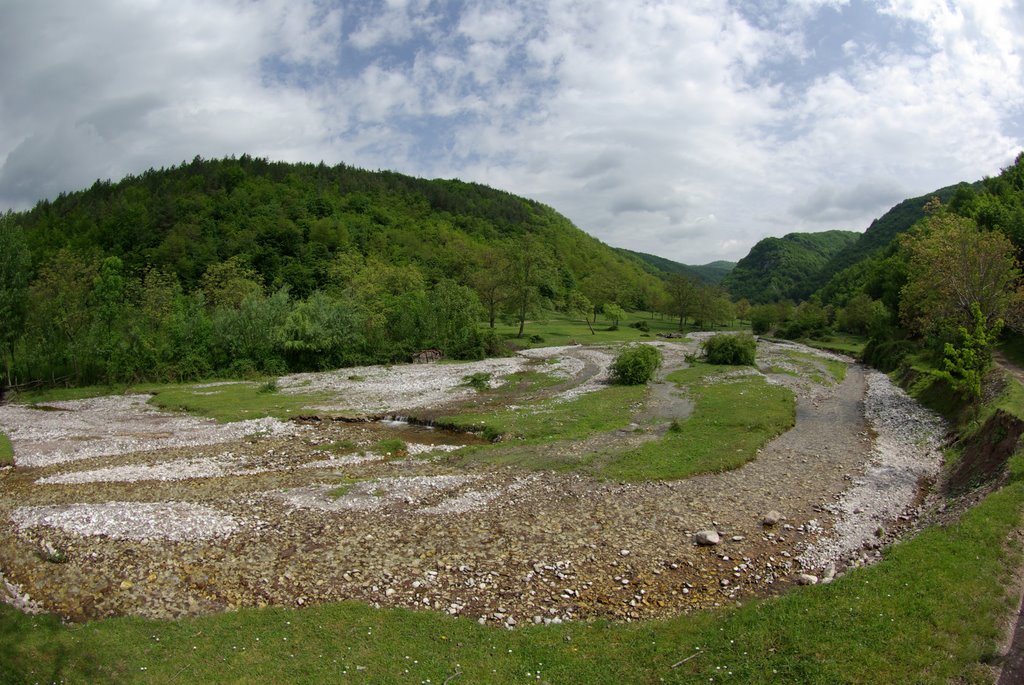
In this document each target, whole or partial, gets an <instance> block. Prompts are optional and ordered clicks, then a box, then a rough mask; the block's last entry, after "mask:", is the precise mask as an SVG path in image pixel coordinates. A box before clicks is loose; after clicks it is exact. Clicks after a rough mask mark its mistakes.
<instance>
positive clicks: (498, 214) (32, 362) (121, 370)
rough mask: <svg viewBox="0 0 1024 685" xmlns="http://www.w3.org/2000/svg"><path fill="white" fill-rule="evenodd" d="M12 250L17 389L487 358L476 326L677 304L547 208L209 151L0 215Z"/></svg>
mask: <svg viewBox="0 0 1024 685" xmlns="http://www.w3.org/2000/svg"><path fill="white" fill-rule="evenodd" d="M8 253H9V254H11V255H16V256H17V259H12V260H7V261H9V262H11V263H17V268H16V269H12V270H11V274H8V273H7V271H8V268H7V267H5V268H4V269H3V270H2V271H3V273H2V274H0V275H2V276H3V277H4V278H3V279H0V281H2V282H0V320H2V321H3V326H2V327H0V333H2V334H3V335H2V336H0V362H2V363H0V368H2V369H3V370H4V375H6V377H7V381H6V382H7V383H8V384H10V385H16V384H18V383H34V382H44V383H52V384H57V383H66V384H72V385H75V384H87V383H94V382H107V383H111V382H115V381H117V382H120V381H126V380H127V381H136V380H141V379H145V378H161V379H183V378H193V377H199V376H204V375H210V374H213V373H221V374H224V373H226V374H231V375H245V374H250V373H253V372H264V373H280V372H282V371H285V370H294V371H298V370H310V369H320V368H335V367H339V366H351V365H358V364H363V363H380V362H394V361H407V360H409V359H410V358H411V357H413V356H414V355H415V354H416V353H417V352H418V351H420V350H424V349H435V348H436V349H438V350H441V351H442V352H443V353H444V354H445V355H446V356H449V357H461V358H474V357H480V356H482V355H484V354H486V353H487V352H489V351H496V350H497V349H498V341H497V338H496V336H495V335H494V334H493V331H490V332H484V331H481V330H480V329H479V324H480V322H481V321H487V322H489V323H490V324H491V327H492V328H493V325H494V322H495V320H496V319H502V320H507V321H509V322H514V323H517V324H518V328H519V335H520V336H522V335H523V334H524V331H523V328H524V326H525V325H526V322H527V320H529V319H533V318H534V317H535V316H536V315H537V314H538V313H540V312H541V311H542V310H543V309H545V308H551V307H558V308H565V309H568V310H571V311H572V312H574V313H575V314H577V315H582V313H583V312H585V311H586V312H589V313H591V314H592V313H593V311H594V309H593V307H594V306H595V305H602V304H608V303H616V304H618V305H620V306H622V307H624V308H627V309H634V308H650V306H651V304H652V303H654V302H658V301H660V300H661V299H664V298H663V297H662V291H663V284H662V282H661V281H660V280H659V279H658V278H657V277H656V276H654V275H652V274H650V273H648V272H647V271H645V270H644V269H643V268H642V266H641V265H640V263H638V262H637V261H635V260H634V259H631V258H626V257H625V256H623V255H620V254H618V253H617V252H615V251H614V250H612V249H611V248H610V247H608V246H607V245H605V244H603V243H601V242H600V241H598V240H597V239H595V238H593V237H591V236H589V235H587V234H586V233H584V232H583V231H581V230H580V229H578V228H576V227H575V226H574V225H572V223H571V222H570V221H569V220H568V219H566V218H565V217H563V216H562V215H560V214H558V213H557V212H556V211H554V210H553V209H551V208H550V207H547V206H545V205H542V204H540V203H538V202H534V201H531V200H528V199H525V198H521V197H517V196H515V195H512V194H510V193H506V192H502V191H499V190H495V189H493V188H488V187H486V186H482V185H479V184H474V183H464V182H462V181H458V180H425V179H419V178H412V177H409V176H404V175H402V174H398V173H393V172H387V171H378V172H371V171H365V170H362V169H355V168H352V167H348V166H345V165H337V166H334V167H328V166H326V165H324V164H319V165H313V164H286V163H276V162H269V161H267V160H262V159H254V158H252V157H249V156H243V157H241V158H239V159H234V158H231V159H223V160H202V159H199V158H196V159H195V160H193V161H192V162H191V163H187V164H182V165H181V166H178V167H173V168H170V169H161V170H150V171H147V172H146V173H144V174H142V175H140V176H132V177H128V178H126V179H124V180H122V181H119V182H117V183H110V182H97V183H95V184H94V185H93V186H92V187H91V188H89V189H88V190H84V191H80V192H75V193H70V194H62V195H61V196H60V197H58V198H57V199H55V200H53V201H46V202H41V203H39V204H38V205H37V206H36V207H34V208H33V209H32V210H30V211H28V212H24V213H18V214H5V215H0V255H6V254H8ZM15 271H16V273H15ZM9 275H10V276H11V277H10V278H9V277H8V276H9ZM6 284H10V287H8V285H6Z"/></svg>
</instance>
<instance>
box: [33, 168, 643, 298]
mask: <svg viewBox="0 0 1024 685" xmlns="http://www.w3.org/2000/svg"><path fill="white" fill-rule="evenodd" d="M16 221H17V223H18V224H20V225H21V226H22V227H23V228H24V230H25V234H26V237H27V238H28V242H29V245H30V247H31V250H32V257H33V265H34V266H36V267H38V266H39V265H41V264H43V263H45V262H46V261H47V260H48V259H49V258H50V257H51V256H52V255H53V254H54V253H56V252H57V251H58V250H60V249H61V248H70V249H71V250H72V251H74V252H77V253H82V254H85V253H97V254H99V255H102V256H117V257H119V258H120V259H121V260H122V262H123V264H124V267H125V269H126V270H127V271H128V272H138V271H141V270H145V269H149V268H157V269H160V270H163V271H167V272H170V273H173V274H175V275H176V276H177V278H178V279H179V281H180V283H181V285H182V286H183V287H184V288H185V290H186V291H189V290H192V289H194V288H195V287H196V286H198V285H199V282H200V278H201V276H202V275H203V274H204V273H205V272H206V270H207V269H208V268H209V267H210V266H211V265H212V264H216V263H219V262H223V261H225V260H227V259H228V258H231V257H233V256H239V257H241V258H242V260H243V261H244V262H245V263H246V264H247V265H249V266H251V267H252V268H253V269H254V270H255V271H256V273H257V274H258V275H259V278H260V281H261V283H262V285H264V287H266V288H269V289H277V288H279V287H281V286H285V285H287V286H288V287H289V288H290V292H291V295H292V296H293V297H305V296H307V295H309V294H310V293H311V292H313V291H315V290H317V289H322V288H324V287H325V286H327V285H328V284H329V282H330V279H331V275H330V272H331V268H332V265H336V262H337V258H338V256H339V255H344V254H348V255H359V256H361V257H363V258H376V259H379V260H382V261H384V262H387V263H391V264H415V265H416V266H417V267H418V268H419V269H420V270H421V271H422V272H423V275H424V277H425V278H426V279H427V281H431V282H432V281H436V280H438V279H441V278H453V279H455V280H459V281H464V280H466V279H467V278H468V277H469V276H470V275H471V274H472V272H474V271H475V270H479V269H483V268H490V267H491V266H493V258H492V256H491V255H490V254H489V251H491V250H494V249H498V250H502V249H505V248H506V247H508V243H509V241H511V242H515V243H517V244H521V243H522V241H523V240H525V239H528V238H529V239H532V240H534V241H536V243H537V245H538V246H539V247H538V249H540V250H542V251H543V252H545V253H549V254H548V256H550V257H552V258H554V260H555V261H557V263H558V265H559V270H560V272H561V273H559V274H557V277H558V279H557V280H558V284H557V285H558V287H564V286H575V285H579V286H581V287H584V290H585V292H586V294H588V295H590V296H592V297H593V298H594V299H595V300H596V301H597V302H598V303H599V302H602V301H605V300H610V299H611V298H612V294H613V293H621V294H620V295H619V296H618V298H620V299H622V300H623V301H620V302H619V304H622V305H625V306H634V305H640V304H643V303H642V302H638V301H633V300H636V299H637V298H641V299H642V292H643V291H644V290H645V288H647V287H649V286H650V284H651V282H652V280H653V279H651V278H650V276H648V275H647V274H645V273H643V272H642V270H641V269H640V268H638V266H637V265H636V264H635V263H633V262H632V261H630V260H627V259H625V258H623V257H621V256H620V255H617V254H616V253H615V252H614V251H613V250H612V249H611V248H609V247H608V246H606V245H604V244H603V243H601V242H599V241H598V240H597V239H595V238H592V237H591V236H589V235H587V234H586V233H584V232H583V231H581V230H579V229H578V228H576V227H575V226H574V225H572V223H571V222H570V221H569V220H568V219H566V218H565V217H563V216H562V215H560V214H558V213H557V212H555V211H554V210H553V209H551V208H550V207H547V206H545V205H542V204H540V203H537V202H534V201H532V200H528V199H525V198H522V197H517V196H515V195H512V194H510V193H507V192H503V191H500V190H495V189H493V188H489V187H487V186H483V185H479V184H475V183H464V182H461V181H458V180H426V179H420V178H414V177H410V176H406V175H403V174H399V173H395V172H390V171H366V170H363V169H358V168H354V167H350V166H346V165H344V164H339V165H337V166H330V167H329V166H326V165H324V164H322V163H321V164H319V165H314V164H289V163H283V162H269V161H267V160H264V159H259V158H253V157H250V156H248V155H243V156H242V157H241V158H238V159H234V158H231V159H221V160H202V159H200V158H196V159H195V160H193V161H192V162H191V163H186V164H182V165H181V166H177V167H172V168H170V169H160V170H150V171H147V172H145V173H143V174H141V175H139V176H130V177H128V178H125V179H124V180H122V181H120V182H116V183H110V182H99V181H98V182H96V183H95V184H94V185H93V186H92V187H91V188H89V189H88V190H84V191H81V192H75V193H71V194H66V195H64V194H62V195H61V196H60V197H58V198H57V199H56V200H53V201H44V202H41V203H39V204H38V205H37V206H36V207H35V208H34V209H32V210H31V211H29V212H27V213H25V214H21V215H16ZM599 281H600V283H599Z"/></svg>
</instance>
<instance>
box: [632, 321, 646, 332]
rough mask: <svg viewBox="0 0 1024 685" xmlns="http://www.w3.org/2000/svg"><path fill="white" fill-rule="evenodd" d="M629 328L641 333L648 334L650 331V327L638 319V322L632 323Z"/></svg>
mask: <svg viewBox="0 0 1024 685" xmlns="http://www.w3.org/2000/svg"><path fill="white" fill-rule="evenodd" d="M629 327H630V328H635V329H637V330H638V331H642V332H643V333H649V332H650V330H651V327H650V325H649V324H648V323H647V322H646V321H645V320H643V319H640V320H639V321H634V322H633V323H631V324H629Z"/></svg>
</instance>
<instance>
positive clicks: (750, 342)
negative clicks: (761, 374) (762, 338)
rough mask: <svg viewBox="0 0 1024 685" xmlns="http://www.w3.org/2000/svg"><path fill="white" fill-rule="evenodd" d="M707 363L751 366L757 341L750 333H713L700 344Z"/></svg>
mask: <svg viewBox="0 0 1024 685" xmlns="http://www.w3.org/2000/svg"><path fill="white" fill-rule="evenodd" d="M701 347H702V348H703V351H704V358H705V359H706V360H707V361H708V363H709V364H731V365H734V366H753V365H754V357H755V356H756V353H757V342H756V341H755V340H754V337H753V336H752V335H748V334H745V333H740V334H737V335H713V336H711V337H710V338H708V339H707V340H705V341H704V343H703V345H702V346H701Z"/></svg>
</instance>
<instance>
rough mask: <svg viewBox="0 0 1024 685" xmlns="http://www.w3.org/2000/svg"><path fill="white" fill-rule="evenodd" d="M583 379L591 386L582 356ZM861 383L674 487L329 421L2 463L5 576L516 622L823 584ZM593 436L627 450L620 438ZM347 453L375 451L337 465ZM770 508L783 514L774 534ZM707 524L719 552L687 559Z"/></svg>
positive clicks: (176, 608) (632, 612)
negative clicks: (807, 577)
mask: <svg viewBox="0 0 1024 685" xmlns="http://www.w3.org/2000/svg"><path fill="white" fill-rule="evenodd" d="M684 351H685V348H681V347H677V348H673V349H672V352H673V354H676V355H678V356H679V357H680V358H681V357H682V354H683V353H684ZM577 354H581V355H582V356H586V355H588V354H589V353H587V352H583V351H580V352H578V353H577ZM580 359H581V358H577V361H580ZM576 367H577V368H578V372H579V373H580V374H581V375H580V377H581V378H585V379H587V380H586V382H591V381H592V380H593V378H595V377H596V375H595V376H591V377H590V378H587V376H588V375H589V374H588V369H590V367H588V365H587V363H586V361H585V360H583V361H582V363H579V364H576ZM456 371H458V370H456ZM417 373H420V372H417ZM779 380H784V379H779ZM581 382H583V381H581ZM865 387H866V383H865V374H864V371H863V370H862V369H861V368H860V367H858V366H852V367H850V370H849V372H848V374H847V377H846V380H845V381H844V382H843V383H842V384H841V385H839V386H833V387H831V388H818V389H817V390H815V391H814V392H806V393H803V394H801V396H800V397H799V398H798V409H797V424H796V427H795V428H794V429H793V430H791V431H790V432H788V433H786V434H785V435H783V436H780V437H779V438H778V439H776V440H775V441H773V442H772V443H770V444H769V445H768V446H766V447H765V448H764V450H763V451H762V453H761V454H760V455H759V457H758V458H757V459H756V460H755V461H753V462H751V463H749V464H747V465H746V466H744V467H743V468H741V469H737V470H735V471H732V472H728V473H723V474H715V475H705V476H698V477H695V478H690V479H687V480H685V481H677V482H652V483H642V484H618V483H609V482H603V481H596V480H594V479H592V478H589V477H585V476H583V475H579V474H571V473H570V474H566V473H554V472H527V471H522V470H515V469H510V468H494V467H485V466H481V465H470V466H467V467H456V466H454V465H453V464H451V463H449V462H448V461H447V460H446V459H445V458H444V455H446V454H448V450H452V449H457V447H458V445H457V444H454V443H455V442H457V441H458V438H456V437H455V436H448V435H445V434H443V433H441V432H438V431H429V430H425V429H416V428H414V427H404V428H401V429H400V430H401V431H406V432H404V433H402V437H403V439H405V440H406V441H407V442H408V443H410V445H411V446H413V447H414V448H415V449H414V451H416V452H423V453H425V454H426V456H427V458H416V459H413V458H410V459H399V460H393V459H387V458H385V455H375V454H373V453H372V449H371V446H372V445H373V444H374V443H375V442H376V441H378V440H379V439H380V438H381V437H382V436H384V435H392V434H393V433H390V432H388V431H390V430H391V429H388V428H387V427H383V426H380V425H378V424H345V423H337V422H329V421H323V422H313V423H310V424H308V425H305V426H302V428H303V431H302V432H301V433H300V434H298V435H296V436H292V437H284V436H282V437H273V436H271V437H255V438H252V437H250V438H248V439H243V440H235V441H228V442H223V443H221V444H218V445H207V446H200V447H193V446H174V447H168V448H164V449H157V450H153V451H149V452H132V453H128V454H118V455H111V456H104V457H96V458H91V459H83V460H81V461H76V462H73V463H70V462H65V463H61V464H49V465H42V466H38V467H32V468H18V469H15V470H8V471H7V472H5V473H3V474H2V475H0V521H4V522H6V524H5V527H4V528H3V529H2V531H0V569H3V572H4V574H5V577H6V578H7V579H8V580H9V581H11V582H13V583H15V584H16V585H17V586H18V588H20V590H19V591H20V592H21V593H23V594H27V595H28V596H30V597H31V598H33V599H36V600H38V601H40V602H41V603H42V604H43V606H45V608H46V609H47V610H50V611H55V612H57V613H60V614H63V615H66V616H69V617H71V618H74V619H82V618H95V617H100V616H108V615H120V614H138V615H146V616H154V617H164V618H166V617H175V616H181V615H191V614H200V613H206V612H213V611H222V610H225V609H230V608H234V607H241V606H264V605H268V604H272V605H286V606H296V605H299V606H301V605H307V604H310V603H319V602H326V601H336V600H341V599H359V600H363V601H366V602H369V603H371V604H373V605H379V606H405V607H410V608H421V609H422V608H429V609H432V610H439V611H446V612H448V613H451V614H457V615H464V616H471V617H474V618H476V619H477V620H479V621H481V622H484V623H501V624H504V625H510V626H511V625H514V624H517V623H521V622H523V621H530V622H538V623H540V622H552V621H554V622H560V621H564V620H574V619H580V618H590V617H609V618H616V619H626V620H633V619H641V618H649V617H655V616H666V615H672V614H676V613H678V612H679V611H685V610H689V609H693V608H704V607H710V606H715V605H719V604H722V603H726V602H732V601H737V600H741V599H743V598H745V597H749V596H752V595H755V594H763V593H770V592H774V591H776V590H777V589H779V588H781V587H786V586H788V585H790V584H791V583H792V582H793V579H794V575H795V574H796V573H797V572H798V571H804V570H815V569H804V568H802V567H801V566H800V565H799V564H798V563H797V562H796V561H795V559H796V557H798V556H799V555H800V554H801V553H803V552H804V551H805V550H807V548H808V546H809V545H811V544H812V543H814V542H817V541H820V540H821V539H823V536H827V535H828V534H829V533H830V531H831V529H832V527H833V524H834V522H835V520H836V516H837V515H836V514H834V513H833V511H831V510H830V509H829V506H830V505H831V504H832V503H833V502H835V501H836V499H837V498H838V497H839V496H840V495H841V494H842V493H843V492H844V491H846V490H847V489H849V488H850V487H851V484H852V482H853V481H854V480H855V479H856V478H858V477H859V476H860V474H862V473H863V472H864V470H865V468H866V460H867V459H868V458H869V455H870V448H871V445H872V439H871V436H870V431H869V428H868V426H867V424H866V423H865V420H864V409H863V400H864V396H865ZM655 388H656V390H655V392H654V393H653V397H654V398H655V399H654V402H653V405H652V406H650V407H649V409H650V410H652V411H654V412H655V414H657V415H658V416H661V417H662V418H663V419H665V420H668V419H669V418H670V417H671V416H672V415H673V414H680V415H681V414H683V413H684V412H685V408H684V407H683V405H682V404H681V403H677V400H679V398H678V396H677V395H676V394H675V392H674V389H672V388H671V387H670V386H668V385H667V384H666V387H664V388H662V387H661V386H655ZM3 418H4V417H3V415H0V423H2V421H3ZM600 439H601V440H608V441H609V442H607V443H606V446H610V445H612V444H613V443H614V444H619V445H620V447H621V446H623V445H625V446H628V438H627V436H623V435H621V434H618V433H616V434H613V435H612V436H611V437H609V436H603V437H601V438H600ZM462 440H465V438H462ZM341 443H348V444H355V445H358V446H361V449H362V450H363V452H364V454H361V455H360V454H359V453H347V454H345V455H343V456H341V457H335V456H333V454H332V451H331V445H337V444H341ZM575 449H577V450H587V449H595V445H587V444H585V443H581V444H578V445H576V446H575ZM431 450H434V451H433V454H434V455H435V458H429V457H430V454H431ZM421 456H422V455H421ZM212 468H220V469H222V470H221V472H220V473H219V474H217V473H214V474H212V475H211V474H210V473H209V469H212ZM126 469H127V470H126ZM147 469H148V472H149V473H151V474H154V473H159V474H162V475H161V476H160V478H161V479H157V478H154V477H149V478H147V477H145V473H147ZM202 469H207V470H206V471H203V470H202ZM126 474H130V477H129V476H127V475H126ZM140 474H142V477H141V479H140ZM110 503H114V504H110ZM154 503H171V504H173V506H172V507H171V508H170V509H167V508H159V507H157V508H154ZM175 503H176V504H175ZM770 510H776V511H778V512H780V513H782V514H783V515H784V517H785V519H784V520H783V521H781V522H780V523H779V524H778V525H777V526H775V527H771V528H766V527H765V526H764V525H763V523H762V518H763V516H764V515H765V513H766V512H768V511H770ZM156 517H159V520H153V519H154V518H156ZM142 524H146V525H142ZM86 526H88V527H87V528H86ZM707 528H714V529H716V530H718V531H719V532H720V533H721V535H722V537H723V543H722V544H720V545H718V546H717V547H698V546H697V545H695V544H694V533H695V532H696V531H698V530H702V529H707ZM168 531H182V532H174V533H173V534H172V533H170V532H168ZM189 531H191V532H189ZM197 531H206V534H205V535H200V534H197ZM865 554H870V552H865Z"/></svg>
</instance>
